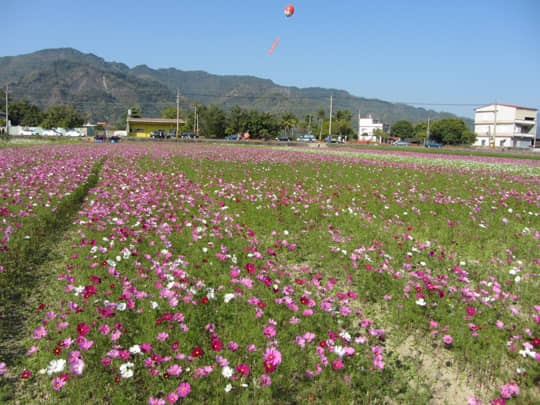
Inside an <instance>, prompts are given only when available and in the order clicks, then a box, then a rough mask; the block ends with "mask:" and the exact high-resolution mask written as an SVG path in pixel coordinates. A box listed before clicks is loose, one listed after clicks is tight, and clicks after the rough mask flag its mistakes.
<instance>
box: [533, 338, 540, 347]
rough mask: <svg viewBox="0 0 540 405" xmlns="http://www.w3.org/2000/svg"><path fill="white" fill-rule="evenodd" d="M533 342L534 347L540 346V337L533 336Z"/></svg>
mask: <svg viewBox="0 0 540 405" xmlns="http://www.w3.org/2000/svg"><path fill="white" fill-rule="evenodd" d="M532 344H533V346H534V347H538V346H540V338H537V337H535V338H533V340H532Z"/></svg>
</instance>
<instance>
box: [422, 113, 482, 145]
mask: <svg viewBox="0 0 540 405" xmlns="http://www.w3.org/2000/svg"><path fill="white" fill-rule="evenodd" d="M429 132H430V136H429V137H430V139H433V140H435V141H438V142H442V143H444V144H450V145H460V144H471V143H473V142H474V141H475V140H476V135H475V134H474V133H472V132H471V131H470V130H469V129H468V128H467V125H466V124H465V122H464V121H463V120H462V119H459V118H443V119H441V120H439V121H435V122H433V124H432V125H430V131H429Z"/></svg>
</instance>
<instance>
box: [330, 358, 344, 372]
mask: <svg viewBox="0 0 540 405" xmlns="http://www.w3.org/2000/svg"><path fill="white" fill-rule="evenodd" d="M344 367H345V364H343V362H342V361H341V360H340V359H338V360H334V361H333V362H332V368H333V369H334V370H341V369H342V368H344Z"/></svg>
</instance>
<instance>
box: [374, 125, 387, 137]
mask: <svg viewBox="0 0 540 405" xmlns="http://www.w3.org/2000/svg"><path fill="white" fill-rule="evenodd" d="M373 135H375V136H376V137H377V138H379V139H380V140H383V139H388V134H387V133H386V132H384V131H383V130H382V129H380V128H377V129H375V131H373Z"/></svg>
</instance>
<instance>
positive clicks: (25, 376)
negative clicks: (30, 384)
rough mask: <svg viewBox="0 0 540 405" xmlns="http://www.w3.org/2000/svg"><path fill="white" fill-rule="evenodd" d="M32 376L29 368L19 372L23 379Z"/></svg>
mask: <svg viewBox="0 0 540 405" xmlns="http://www.w3.org/2000/svg"><path fill="white" fill-rule="evenodd" d="M31 376H32V372H31V371H30V370H24V371H23V372H22V373H21V378H22V379H23V380H26V379H28V378H30V377H31Z"/></svg>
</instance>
